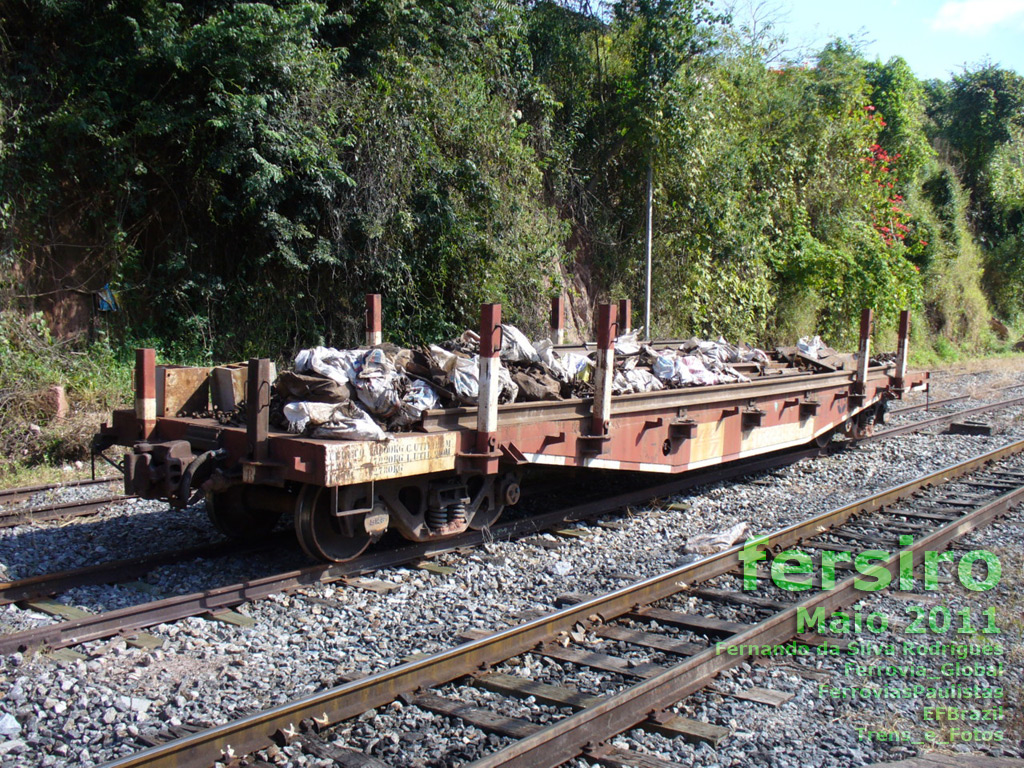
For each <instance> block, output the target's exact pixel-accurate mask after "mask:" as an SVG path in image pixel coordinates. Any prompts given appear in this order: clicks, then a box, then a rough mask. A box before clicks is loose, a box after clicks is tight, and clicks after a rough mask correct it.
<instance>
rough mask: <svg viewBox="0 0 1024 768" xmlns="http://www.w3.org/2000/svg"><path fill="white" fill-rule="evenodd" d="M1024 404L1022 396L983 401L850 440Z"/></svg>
mask: <svg viewBox="0 0 1024 768" xmlns="http://www.w3.org/2000/svg"><path fill="white" fill-rule="evenodd" d="M1020 405H1024V397H1014V398H1011V399H1009V400H999V401H997V402H994V403H984V404H982V405H978V406H975V407H974V408H965V409H963V410H959V411H953V412H951V413H944V414H942V415H940V416H933V417H931V418H929V419H920V420H918V421H914V422H911V423H910V424H904V425H903V426H899V427H891V428H890V429H885V430H882V431H881V432H875V433H874V434H872V435H868V436H866V437H860V438H856V439H855V440H852V441H850V442H852V443H855V444H862V443H871V442H874V441H876V440H884V439H885V438H889V437H896V436H897V435H908V434H912V433H914V432H923V431H924V430H926V429H929V428H930V427H935V426H938V425H940V424H948V423H949V422H951V421H955V420H956V419H961V418H963V417H965V416H973V415H975V414H978V413H988V412H989V411H999V410H1002V409H1004V408H1013V407H1015V406H1020Z"/></svg>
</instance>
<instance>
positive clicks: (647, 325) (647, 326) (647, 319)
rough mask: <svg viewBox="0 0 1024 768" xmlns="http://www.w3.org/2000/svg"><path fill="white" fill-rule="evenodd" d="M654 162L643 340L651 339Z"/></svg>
mask: <svg viewBox="0 0 1024 768" xmlns="http://www.w3.org/2000/svg"><path fill="white" fill-rule="evenodd" d="M653 219H654V160H648V161H647V237H646V241H647V242H646V244H645V245H646V247H647V282H646V301H645V302H644V338H645V339H647V340H648V341H650V339H651V241H652V240H653V237H654V235H653V231H654V225H653V221H652V220H653Z"/></svg>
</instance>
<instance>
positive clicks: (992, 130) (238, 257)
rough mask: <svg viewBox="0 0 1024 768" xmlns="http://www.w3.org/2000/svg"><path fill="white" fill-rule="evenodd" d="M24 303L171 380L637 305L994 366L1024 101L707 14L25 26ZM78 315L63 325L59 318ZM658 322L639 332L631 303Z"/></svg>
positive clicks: (332, 4)
mask: <svg viewBox="0 0 1024 768" xmlns="http://www.w3.org/2000/svg"><path fill="white" fill-rule="evenodd" d="M0 27H2V28H0V228H2V231H3V241H2V242H0V265H2V266H3V267H5V269H4V273H5V274H8V275H11V277H10V278H8V280H9V284H7V285H3V286H0V288H2V291H3V293H2V296H3V300H4V302H5V303H10V302H11V301H13V299H12V298H11V297H14V296H36V297H37V298H38V297H40V296H43V295H45V296H53V295H57V294H58V293H59V292H60V291H62V290H68V289H77V290H84V291H92V290H96V289H98V288H99V287H101V286H102V285H103V284H105V283H106V282H108V281H110V282H111V283H113V284H114V286H115V287H116V288H117V289H118V290H119V293H120V299H121V302H122V305H123V309H124V311H123V312H122V313H120V316H119V320H118V326H117V328H116V329H115V330H117V331H118V333H119V334H120V337H121V338H123V339H126V340H138V339H149V340H153V341H155V342H156V343H158V344H159V345H160V346H161V347H162V349H163V350H164V351H165V352H166V353H167V354H168V355H170V356H172V357H174V358H177V359H179V360H185V359H201V358H204V357H206V358H217V359H227V358H239V357H244V356H247V355H249V354H252V353H254V352H260V353H262V354H271V355H286V354H288V353H289V352H290V351H291V350H293V349H295V348H296V347H298V346H301V345H307V344H310V343H316V342H326V343H333V344H338V345H346V344H352V343H353V342H355V341H356V340H357V339H358V336H359V330H360V327H361V322H362V312H361V306H362V299H361V297H362V294H363V293H364V292H366V291H371V290H372V291H380V292H382V293H383V294H384V297H385V314H386V317H387V322H386V328H387V335H388V336H389V337H390V338H392V339H395V340H405V341H412V340H417V339H436V338H438V337H440V336H444V335H448V334H451V333H452V332H453V331H456V330H458V329H461V328H463V327H465V326H470V325H473V324H474V318H475V315H476V309H475V308H476V306H477V304H478V303H479V302H481V301H485V300H491V301H495V300H496V301H502V302H503V303H504V305H505V312H506V316H509V317H511V319H512V320H513V321H515V322H517V323H520V324H522V325H524V326H525V327H526V328H527V329H528V330H530V331H532V332H537V331H539V330H540V329H541V328H542V327H543V325H544V323H545V317H546V297H547V296H549V295H553V294H555V293H557V292H560V291H562V290H563V289H567V290H569V291H570V292H571V294H572V296H573V306H574V308H575V310H576V314H577V321H578V322H579V323H581V324H582V325H583V326H586V324H587V318H588V316H589V311H588V308H589V307H592V305H593V303H594V302H595V301H597V300H600V299H608V298H618V297H619V296H624V295H628V296H632V297H634V299H639V298H640V297H641V296H642V295H643V273H642V261H643V232H644V203H645V193H644V186H645V183H646V176H647V171H648V167H651V168H653V173H654V180H655V218H654V232H655V244H654V261H655V274H654V288H655V295H654V320H655V330H656V331H657V332H658V333H660V334H671V335H687V334H691V333H696V334H702V335H706V334H714V335H717V334H724V335H726V336H730V337H732V338H738V337H743V338H746V339H749V340H752V341H757V342H760V343H771V342H773V341H792V340H793V338H794V337H795V336H797V335H801V334H807V333H814V332H818V333H822V334H823V335H825V336H826V337H827V338H828V339H829V340H830V341H831V342H833V343H835V344H846V343H849V342H850V340H851V337H852V335H853V334H854V333H855V328H856V317H857V315H858V314H859V311H860V309H861V308H862V307H865V306H870V307H874V308H875V309H876V311H877V313H878V316H879V333H880V336H881V339H880V340H882V341H887V340H889V339H890V337H891V331H892V329H893V326H894V323H895V319H896V315H897V311H898V309H900V308H902V307H905V306H910V307H912V308H913V309H914V310H915V313H916V315H917V317H918V318H919V320H920V321H923V322H919V323H918V325H919V327H921V328H922V329H927V330H928V332H929V333H931V334H936V335H938V336H941V337H943V338H945V339H947V340H949V341H952V342H954V343H957V344H966V345H979V344H982V343H983V342H984V341H985V339H986V335H987V333H988V332H987V330H986V329H987V321H988V317H989V313H990V310H989V306H990V305H991V306H993V307H994V308H995V310H996V311H997V312H998V313H999V314H1000V316H1001V317H1003V318H1004V319H1005V320H1007V321H1014V320H1015V319H1016V318H1017V316H1018V315H1020V314H1021V313H1022V312H1024V288H1022V286H1024V245H1022V243H1024V78H1021V77H1020V76H1019V75H1017V74H1015V73H1013V72H1009V71H1006V70H1002V69H999V68H997V67H994V66H985V67H981V68H978V69H976V70H969V71H965V72H963V73H962V74H960V75H957V76H956V77H954V78H952V80H951V81H950V82H945V83H942V82H929V83H922V82H920V81H918V80H917V79H916V78H915V77H914V75H913V73H912V71H911V70H910V68H909V67H908V65H907V64H906V62H904V61H903V60H902V59H899V58H896V59H893V60H891V61H889V62H880V61H875V62H871V61H868V60H866V59H865V58H864V57H863V56H862V55H861V54H860V53H859V51H858V50H856V48H854V47H852V46H851V45H850V44H847V43H844V42H842V41H835V42H833V43H831V44H829V45H828V46H826V47H825V48H824V49H823V50H821V51H818V52H817V53H816V54H815V55H814V56H813V58H812V59H811V62H812V63H810V64H806V63H805V64H779V63H774V64H771V65H769V64H767V63H766V62H769V61H773V62H777V58H778V57H777V50H776V49H775V48H774V46H775V44H776V41H774V40H773V39H772V38H771V35H770V34H767V35H766V34H764V33H763V30H759V31H758V32H757V33H756V34H755V33H754V32H752V31H751V30H750V29H749V28H746V27H744V26H742V25H739V24H735V23H733V22H732V21H731V20H730V19H728V18H726V17H723V16H720V15H717V13H716V11H715V9H714V8H713V7H712V6H711V4H710V2H708V0H617V1H616V2H613V3H611V4H610V5H608V6H607V7H603V6H602V7H601V8H600V9H599V10H594V6H591V5H590V4H587V3H581V4H579V5H578V6H575V5H572V4H566V3H565V2H560V3H555V2H551V1H550V0H540V1H534V0H516V1H515V2H509V1H508V0H476V1H475V2H474V1H472V0H415V1H414V2H407V1H406V0H344V1H343V2H336V1H335V0H326V1H325V2H322V3H313V2H308V0H275V1H273V2H266V3H254V2H242V1H241V0H208V1H207V2H204V3H188V4H180V5H179V4H175V3H164V2H158V1H157V0H115V1H114V2H110V3H105V4H96V3H91V2H87V1H86V0H47V1H46V2H36V1H35V0H0ZM55 292H56V293H55ZM635 306H636V307H637V310H638V311H641V310H642V307H641V306H640V302H639V301H635Z"/></svg>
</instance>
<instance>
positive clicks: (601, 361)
mask: <svg viewBox="0 0 1024 768" xmlns="http://www.w3.org/2000/svg"><path fill="white" fill-rule="evenodd" d="M617 325H618V323H617V322H616V319H615V305H614V304H601V305H600V306H598V308H597V370H596V372H595V375H594V412H593V420H592V422H591V426H590V433H591V434H592V435H597V436H604V435H607V434H608V433H609V432H610V431H611V415H612V375H613V374H614V371H615V330H616V327H617Z"/></svg>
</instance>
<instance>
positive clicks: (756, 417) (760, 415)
mask: <svg viewBox="0 0 1024 768" xmlns="http://www.w3.org/2000/svg"><path fill="white" fill-rule="evenodd" d="M765 416H767V413H766V412H764V411H762V410H761V409H759V408H744V409H743V411H742V425H741V426H742V429H743V430H748V429H754V428H755V427H760V426H761V425H762V423H763V422H764V418H765Z"/></svg>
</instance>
